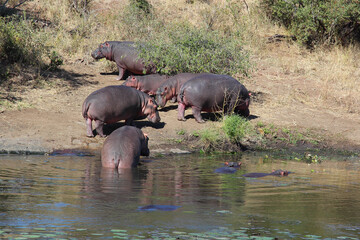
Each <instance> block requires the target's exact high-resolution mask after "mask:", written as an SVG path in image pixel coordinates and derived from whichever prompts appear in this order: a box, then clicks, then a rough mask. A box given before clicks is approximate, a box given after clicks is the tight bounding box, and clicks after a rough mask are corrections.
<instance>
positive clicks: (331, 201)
mask: <svg viewBox="0 0 360 240" xmlns="http://www.w3.org/2000/svg"><path fill="white" fill-rule="evenodd" d="M262 159H263V158H262V157H261V156H260V155H259V156H257V155H256V154H255V155H254V154H249V155H243V156H242V157H241V156H236V155H235V156H234V155H225V156H200V155H181V156H172V157H167V158H161V159H154V160H153V161H147V162H146V163H143V165H142V166H140V167H139V168H137V169H126V170H121V171H120V172H117V171H114V170H111V169H103V168H101V162H100V158H99V157H98V156H84V157H77V156H8V155H3V156H0V237H2V238H17V237H22V238H37V237H39V238H41V237H46V238H52V237H54V238H84V237H85V236H97V237H100V238H109V237H116V238H124V239H128V238H143V237H145V238H161V239H164V238H170V237H174V238H180V239H193V238H205V239H213V238H215V237H229V238H240V239H247V238H249V237H251V236H252V237H254V236H262V237H278V238H280V239H284V238H285V239H286V238H287V239H288V238H299V239H302V238H303V239H309V238H317V237H318V238H323V239H324V238H342V237H347V238H354V239H357V238H359V237H360V177H359V172H360V166H359V161H358V160H357V161H352V162H338V163H337V162H332V161H324V162H323V163H322V164H319V165H308V164H305V163H299V162H288V161H281V160H278V161H272V162H270V163H263V161H262ZM240 160H241V161H242V162H243V165H242V167H241V169H239V170H238V171H237V172H235V173H234V174H218V173H214V169H217V168H219V167H221V166H222V163H223V162H224V161H234V162H236V161H240ZM273 169H286V170H289V171H291V172H293V173H292V174H290V175H289V176H287V177H278V176H265V177H262V178H245V177H242V175H243V174H246V173H250V172H264V173H270V172H271V171H272V170H273ZM141 207H145V208H144V209H151V211H150V210H149V211H146V210H145V211H141V210H139V209H141ZM164 209H165V210H164Z"/></svg>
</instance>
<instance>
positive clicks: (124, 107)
mask: <svg viewBox="0 0 360 240" xmlns="http://www.w3.org/2000/svg"><path fill="white" fill-rule="evenodd" d="M157 107H158V106H157V104H156V102H155V100H154V99H153V98H152V97H150V96H149V95H147V94H146V93H143V92H141V91H138V90H136V89H134V88H131V87H127V86H122V85H120V86H107V87H104V88H101V89H99V90H96V91H95V92H93V93H91V94H90V95H89V96H88V97H87V98H86V99H85V101H84V103H83V106H82V115H83V117H84V118H85V120H86V125H87V130H86V132H87V136H88V137H94V134H93V130H92V121H95V129H96V132H97V133H98V134H99V135H100V136H101V137H104V136H105V135H104V133H103V126H104V123H116V122H118V121H120V120H125V123H126V124H127V125H130V124H131V123H132V121H133V120H134V119H135V118H138V117H142V116H147V118H148V120H149V121H151V122H153V123H157V122H159V121H160V116H159V112H158V110H157Z"/></svg>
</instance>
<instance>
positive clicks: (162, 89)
mask: <svg viewBox="0 0 360 240" xmlns="http://www.w3.org/2000/svg"><path fill="white" fill-rule="evenodd" d="M201 74H203V73H179V74H177V75H175V76H172V77H170V78H168V79H167V80H166V81H165V82H164V83H163V84H161V86H159V88H158V89H157V91H156V99H155V100H156V102H157V103H158V104H159V106H160V107H164V106H165V105H166V102H167V101H169V100H172V101H173V102H175V101H176V98H177V96H178V94H179V92H180V88H181V86H182V85H183V84H184V83H185V82H187V81H189V80H190V79H192V78H194V77H196V76H199V75H201Z"/></svg>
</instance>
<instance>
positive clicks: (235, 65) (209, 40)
mask: <svg viewBox="0 0 360 240" xmlns="http://www.w3.org/2000/svg"><path fill="white" fill-rule="evenodd" d="M138 46H139V49H140V57H141V58H144V59H146V61H148V62H149V61H152V62H154V63H155V65H156V67H157V69H158V71H159V72H160V73H162V74H168V75H170V74H177V73H180V72H193V73H201V72H209V73H216V74H228V75H232V74H237V73H242V74H243V75H247V74H248V70H249V68H250V64H249V57H248V54H247V52H246V51H245V50H244V49H243V48H242V43H241V41H240V40H239V37H235V36H232V37H226V36H224V35H223V34H220V33H218V32H216V31H208V30H205V29H202V28H200V29H196V28H195V27H191V26H189V25H186V24H178V25H174V26H170V27H168V28H165V29H163V31H161V32H158V33H156V34H151V35H149V39H147V40H146V41H145V43H139V44H138Z"/></svg>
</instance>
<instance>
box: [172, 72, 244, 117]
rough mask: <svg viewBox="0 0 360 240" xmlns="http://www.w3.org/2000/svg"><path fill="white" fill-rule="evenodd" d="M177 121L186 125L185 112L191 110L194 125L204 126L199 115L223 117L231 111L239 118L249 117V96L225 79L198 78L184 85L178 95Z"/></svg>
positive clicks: (237, 85)
mask: <svg viewBox="0 0 360 240" xmlns="http://www.w3.org/2000/svg"><path fill="white" fill-rule="evenodd" d="M177 100H178V102H179V106H178V120H179V121H185V117H184V114H185V109H186V108H187V107H189V106H191V108H192V112H193V115H194V118H195V120H196V121H197V122H199V123H203V122H205V121H204V120H203V119H202V117H201V111H206V112H216V111H219V110H223V112H224V113H225V114H229V113H231V112H232V111H234V112H235V113H237V114H240V115H241V116H244V117H248V116H249V114H250V111H249V103H250V95H249V92H248V90H247V89H246V88H245V86H244V85H242V84H241V83H239V82H238V81H237V80H236V79H234V78H232V77H230V76H228V75H217V74H211V73H206V74H201V75H199V76H197V77H194V78H192V79H190V80H189V81H187V82H185V83H184V84H183V85H182V86H181V88H180V92H179V95H178V99H177Z"/></svg>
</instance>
